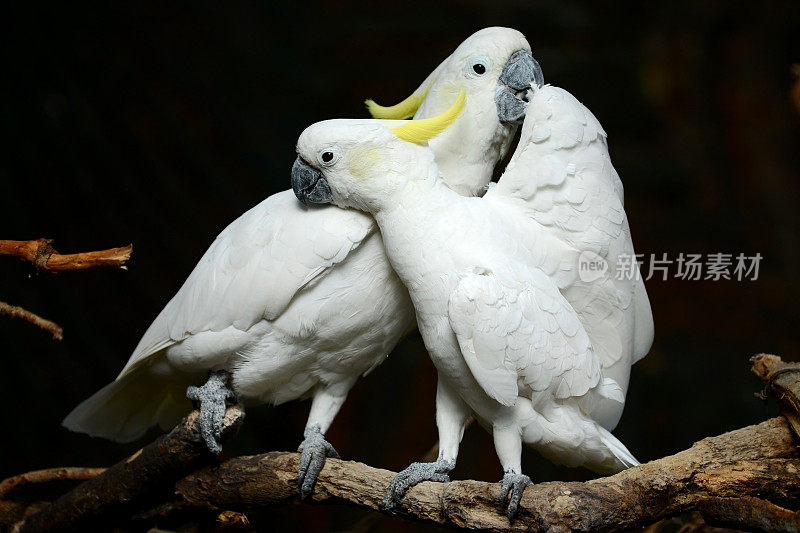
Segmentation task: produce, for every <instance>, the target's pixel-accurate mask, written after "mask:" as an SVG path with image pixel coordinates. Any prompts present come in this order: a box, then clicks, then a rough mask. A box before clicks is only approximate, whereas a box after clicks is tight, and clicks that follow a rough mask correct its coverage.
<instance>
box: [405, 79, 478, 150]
mask: <svg viewBox="0 0 800 533" xmlns="http://www.w3.org/2000/svg"><path fill="white" fill-rule="evenodd" d="M466 103H467V93H466V91H465V90H464V89H461V91H460V92H459V93H458V98H456V101H455V102H454V103H453V105H451V106H450V109H448V110H447V111H445V112H444V113H442V114H440V115H436V116H435V117H431V118H422V119H419V120H409V121H408V122H406V123H405V124H403V125H402V126H400V127H398V128H394V129H393V130H392V133H394V134H395V135H397V136H398V137H400V138H401V139H403V140H404V141H408V142H412V143H415V144H423V143H425V142H428V141H429V140H430V139H433V138H434V137H436V136H437V135H439V134H440V133H442V132H443V131H444V130H446V129H447V127H448V126H449V125H450V124H452V123H453V121H454V120H455V119H457V118H458V115H460V114H461V112H462V111H463V110H464V105H465V104H466Z"/></svg>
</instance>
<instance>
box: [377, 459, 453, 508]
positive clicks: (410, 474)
mask: <svg viewBox="0 0 800 533" xmlns="http://www.w3.org/2000/svg"><path fill="white" fill-rule="evenodd" d="M455 466H456V465H455V462H453V461H446V460H444V459H439V460H437V461H435V462H433V463H411V465H409V466H408V468H406V469H405V470H403V471H402V472H400V473H399V474H397V475H396V476H395V477H394V479H393V480H392V482H391V483H389V488H387V489H386V495H385V496H384V497H383V504H382V505H383V508H384V509H386V510H387V511H390V512H391V511H394V509H395V507H396V506H398V505H400V501H401V500H402V499H403V496H405V495H406V492H408V489H410V488H411V487H413V486H414V485H417V484H419V483H422V482H423V481H438V482H440V483H449V482H450V476H448V475H447V474H448V473H449V472H450V471H451V470H453V468H455Z"/></svg>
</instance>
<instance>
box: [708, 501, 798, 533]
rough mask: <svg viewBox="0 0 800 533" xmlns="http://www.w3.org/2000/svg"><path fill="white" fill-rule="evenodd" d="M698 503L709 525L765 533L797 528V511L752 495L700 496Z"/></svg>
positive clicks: (796, 529)
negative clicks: (729, 496)
mask: <svg viewBox="0 0 800 533" xmlns="http://www.w3.org/2000/svg"><path fill="white" fill-rule="evenodd" d="M697 506H698V508H699V510H700V513H701V514H702V515H703V518H704V520H705V522H706V523H707V524H709V525H711V526H722V527H737V528H739V529H746V530H747V531H761V532H764V533H772V532H774V531H795V532H796V531H800V514H798V513H796V512H794V511H790V510H788V509H784V508H783V507H779V506H777V505H775V504H774V503H770V502H768V501H765V500H762V499H760V498H755V497H752V496H744V497H741V498H701V499H699V500H698V502H697Z"/></svg>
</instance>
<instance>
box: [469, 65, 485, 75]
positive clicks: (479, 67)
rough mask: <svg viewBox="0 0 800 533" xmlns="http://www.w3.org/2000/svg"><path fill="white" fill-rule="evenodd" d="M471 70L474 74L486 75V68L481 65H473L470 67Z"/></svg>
mask: <svg viewBox="0 0 800 533" xmlns="http://www.w3.org/2000/svg"><path fill="white" fill-rule="evenodd" d="M472 70H473V71H475V74H478V75H479V76H480V75H483V74H486V66H485V65H484V64H483V63H475V64H474V65H472Z"/></svg>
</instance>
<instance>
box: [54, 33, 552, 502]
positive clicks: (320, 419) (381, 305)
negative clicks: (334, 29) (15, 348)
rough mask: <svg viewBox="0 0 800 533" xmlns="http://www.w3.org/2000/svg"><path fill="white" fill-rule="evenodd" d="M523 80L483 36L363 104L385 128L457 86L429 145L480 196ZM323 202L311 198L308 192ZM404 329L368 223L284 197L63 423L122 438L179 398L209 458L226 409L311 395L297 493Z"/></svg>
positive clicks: (234, 227)
mask: <svg viewBox="0 0 800 533" xmlns="http://www.w3.org/2000/svg"><path fill="white" fill-rule="evenodd" d="M531 82H539V83H540V82H541V70H540V69H539V67H538V65H537V64H536V62H535V61H534V60H533V58H532V57H531V54H530V46H529V45H528V43H527V41H526V40H525V38H524V37H523V36H522V34H520V33H519V32H517V31H515V30H511V29H508V28H487V29H484V30H481V31H479V32H477V33H475V34H474V35H472V36H471V37H469V38H468V39H467V40H465V41H464V42H463V43H462V44H461V45H460V46H459V47H458V48H457V49H456V51H455V52H453V54H452V55H451V56H450V57H448V58H447V59H446V60H445V61H443V62H442V63H441V64H440V65H439V67H437V69H436V70H435V71H434V72H433V73H432V74H431V75H430V76H429V77H428V79H427V80H425V82H424V83H423V84H422V86H421V87H420V88H419V89H418V90H417V91H415V92H414V94H413V95H412V96H411V97H410V98H408V99H406V100H405V101H404V102H402V103H401V104H398V105H397V106H393V107H388V108H385V107H381V106H379V105H377V104H375V103H374V102H371V103H370V104H369V107H370V110H371V112H373V114H376V115H380V116H383V117H385V118H390V119H391V118H407V117H409V116H411V115H415V114H416V115H417V116H418V117H425V116H431V115H433V114H436V113H438V112H439V110H440V109H442V108H443V106H444V107H446V106H449V103H448V102H449V100H450V99H451V98H450V96H451V95H452V91H453V87H455V86H462V85H464V86H466V87H467V93H468V96H469V103H468V106H467V112H465V113H464V114H463V115H462V117H461V118H459V119H458V120H457V121H456V122H455V123H454V124H453V125H452V127H451V129H450V130H449V132H448V133H446V134H444V135H441V136H440V137H439V139H438V141H437V142H439V143H440V144H439V146H438V148H437V151H438V152H439V153H441V155H442V166H443V168H455V167H456V166H457V163H458V162H463V167H462V170H463V171H461V172H458V173H455V172H454V173H453V176H454V179H453V180H452V181H450V180H447V178H445V182H446V183H447V184H448V185H449V186H451V187H453V189H454V190H456V191H458V193H460V194H479V193H482V192H483V190H484V187H485V186H486V184H487V183H488V182H489V180H490V179H491V175H492V171H493V169H494V166H495V164H496V163H497V161H498V160H499V159H500V158H502V157H503V155H504V154H505V152H506V151H507V150H508V147H509V145H510V143H511V139H512V137H513V135H514V133H515V131H516V128H517V125H518V124H519V123H520V122H521V121H522V119H523V118H524V110H525V108H524V102H523V101H522V100H521V99H520V96H521V95H520V91H524V89H525V88H527V87H528V86H530V84H531ZM453 96H454V95H453ZM315 162H316V163H317V164H323V163H324V161H315ZM299 171H302V169H300V170H299ZM323 193H324V190H323V189H322V188H317V189H312V190H309V191H307V197H308V199H309V201H313V200H314V198H316V197H317V195H320V194H323ZM413 325H414V312H413V307H412V304H411V301H410V299H409V296H408V292H407V290H406V289H405V287H404V286H403V284H402V283H401V282H400V280H399V279H398V278H397V276H396V274H395V273H394V271H393V270H392V268H391V266H390V264H389V262H388V260H387V258H386V255H385V252H384V248H383V244H382V241H381V237H380V234H379V232H378V231H377V226H376V224H375V222H374V220H373V218H372V217H371V216H369V215H367V214H364V213H361V212H359V211H356V210H346V209H340V208H338V207H335V206H329V207H326V208H319V207H313V208H309V207H306V206H304V205H302V204H301V203H299V202H298V201H297V199H296V198H295V197H294V195H293V193H292V191H284V192H281V193H278V194H275V195H273V196H271V197H269V198H268V199H266V200H264V201H263V202H261V203H260V204H258V205H257V206H255V207H254V208H252V209H251V210H250V211H248V212H247V213H245V214H244V215H242V216H241V217H239V218H238V219H237V220H235V221H234V222H233V223H231V224H230V225H229V226H228V227H227V228H226V229H225V230H224V231H223V232H222V233H220V235H219V236H218V237H217V239H216V240H215V241H214V242H213V243H212V245H211V247H210V248H209V249H208V250H207V251H206V253H205V254H204V255H203V257H202V258H201V259H200V262H199V263H198V264H197V266H196V267H195V268H194V270H193V271H192V273H191V274H190V275H189V277H188V279H187V280H186V282H185V283H184V284H183V286H182V287H181V288H180V290H179V291H178V293H177V294H176V295H175V296H174V297H173V298H172V300H171V301H170V302H169V303H168V304H167V305H166V307H165V308H164V309H163V310H162V311H161V313H160V314H159V315H158V316H157V317H156V319H155V321H154V322H153V323H152V325H151V326H150V328H149V329H148V330H147V331H146V333H145V334H144V336H143V337H142V339H141V341H140V342H139V344H138V346H137V347H136V348H135V349H134V351H133V355H132V356H131V357H130V360H129V361H128V363H127V365H125V368H124V369H123V370H122V372H121V374H120V375H119V377H118V378H117V380H116V381H114V382H112V383H111V384H109V385H108V386H106V387H105V388H103V389H102V390H100V391H99V392H97V393H96V394H94V395H93V396H92V397H90V398H89V399H87V400H86V401H84V402H83V403H82V404H80V405H79V406H78V407H77V408H76V409H75V410H74V411H72V413H70V414H69V415H68V416H67V418H66V419H65V420H64V425H65V426H66V427H67V428H69V429H71V430H74V431H80V432H84V433H88V434H89V435H93V436H100V437H105V438H109V439H113V440H117V441H123V442H125V441H131V440H134V439H136V438H138V437H140V436H141V435H143V434H144V432H145V431H146V430H147V429H148V428H149V427H151V426H153V425H156V424H158V425H160V426H161V427H163V428H168V427H171V425H172V424H174V423H175V422H176V420H177V419H178V418H179V417H180V416H181V415H182V414H184V413H185V412H187V411H188V410H189V407H190V403H189V400H188V399H187V393H188V396H189V398H191V399H193V400H195V401H197V402H199V404H200V413H201V417H200V420H201V423H202V431H203V435H204V437H205V439H206V441H207V443H208V446H209V448H210V449H211V450H213V451H215V452H217V453H218V452H219V451H220V449H221V448H220V444H219V441H218V439H219V432H220V428H221V423H222V417H223V414H224V411H225V405H226V402H231V401H234V399H236V400H238V401H241V402H245V403H275V404H279V403H282V402H286V401H289V400H293V399H298V398H304V397H311V398H312V404H311V412H310V414H309V417H308V422H307V424H306V428H305V432H304V440H303V443H302V445H301V450H302V455H301V461H300V476H299V484H300V486H301V494H302V495H303V497H307V496H308V495H310V493H311V491H312V490H313V485H314V482H315V480H316V478H317V475H318V473H319V471H320V470H321V469H322V466H323V464H324V461H325V458H326V457H328V456H335V455H336V451H335V449H334V448H333V446H331V445H330V443H328V442H327V440H326V439H325V433H326V431H327V430H328V428H329V427H330V425H331V423H332V421H333V419H334V417H335V416H336V414H337V412H338V411H339V408H340V407H341V406H342V404H343V402H344V400H345V398H346V396H347V393H348V391H349V390H350V389H351V388H352V386H353V384H354V383H355V381H356V380H357V378H358V377H359V376H360V375H362V374H365V373H367V372H369V371H370V370H371V369H372V368H374V367H375V366H376V365H378V364H379V363H381V362H382V361H383V360H384V359H385V358H386V356H387V354H388V353H389V352H390V351H391V350H392V349H393V348H394V346H395V345H396V344H397V342H398V341H399V340H400V339H401V338H402V337H403V336H404V335H405V334H406V333H407V332H408V331H409V330H410V329H412V328H413ZM207 377H208V380H207V382H206V383H205V384H204V385H202V386H197V385H199V384H201V383H202V382H203V381H204V380H206V378H207ZM187 387H188V390H187ZM228 387H230V389H229V388H228Z"/></svg>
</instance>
